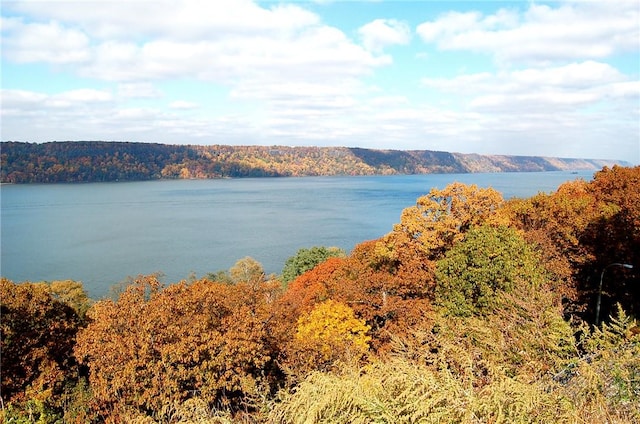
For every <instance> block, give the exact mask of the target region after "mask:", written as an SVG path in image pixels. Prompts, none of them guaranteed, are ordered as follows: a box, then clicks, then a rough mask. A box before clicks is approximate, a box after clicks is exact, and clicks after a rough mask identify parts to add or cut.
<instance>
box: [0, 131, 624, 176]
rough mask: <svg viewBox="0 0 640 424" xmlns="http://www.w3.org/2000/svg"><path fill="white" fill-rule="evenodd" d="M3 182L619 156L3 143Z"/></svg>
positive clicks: (560, 162)
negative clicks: (540, 155)
mask: <svg viewBox="0 0 640 424" xmlns="http://www.w3.org/2000/svg"><path fill="white" fill-rule="evenodd" d="M0 159H1V162H0V165H1V166H0V182H3V183H49V182H51V183H54V182H98V181H134V180H153V179H162V178H168V179H177V178H240V177H290V176H319V175H376V174H378V175H392V174H428V173H468V172H531V171H567V170H594V171H595V170H599V169H601V168H602V167H604V166H613V165H614V164H619V165H629V164H628V163H625V162H623V161H612V160H597V159H571V158H549V157H537V156H502V155H478V154H462V153H448V152H439V151H430V150H377V149H364V148H349V147H290V146H228V145H211V146H194V145H167V144H157V143H133V142H106V141H65V142H49V143H41V144H40V143H24V142H12V141H8V142H2V143H0Z"/></svg>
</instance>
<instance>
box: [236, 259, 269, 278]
mask: <svg viewBox="0 0 640 424" xmlns="http://www.w3.org/2000/svg"><path fill="white" fill-rule="evenodd" d="M229 276H230V277H231V281H233V282H234V283H260V282H262V281H264V279H265V273H264V268H263V267H262V264H261V263H260V262H258V261H256V260H255V259H253V258H252V257H250V256H246V257H244V258H242V259H239V260H238V261H237V262H236V263H235V264H234V265H233V266H232V267H231V268H229Z"/></svg>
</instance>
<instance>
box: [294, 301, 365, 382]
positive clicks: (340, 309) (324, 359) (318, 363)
mask: <svg viewBox="0 0 640 424" xmlns="http://www.w3.org/2000/svg"><path fill="white" fill-rule="evenodd" d="M368 330H369V327H368V326H367V325H366V324H365V322H364V320H362V319H358V318H356V316H355V314H354V312H353V309H351V308H350V307H349V306H347V305H345V304H344V303H340V302H336V301H333V300H331V299H329V300H326V301H324V302H322V303H319V304H318V305H317V306H316V307H315V308H313V310H311V311H310V312H308V313H305V314H302V315H301V316H300V318H298V322H297V326H296V330H295V335H294V337H293V339H292V340H291V341H290V342H289V344H288V346H287V356H286V358H285V363H284V365H285V367H287V368H288V371H289V374H290V375H291V374H294V375H296V374H301V375H304V374H306V373H308V372H310V371H313V370H327V369H330V368H331V367H332V366H334V365H335V364H337V363H343V364H344V363H352V362H355V363H357V361H359V360H360V359H361V358H362V357H363V356H364V355H366V353H367V351H368V349H369V340H370V337H369V336H368V335H367V332H368Z"/></svg>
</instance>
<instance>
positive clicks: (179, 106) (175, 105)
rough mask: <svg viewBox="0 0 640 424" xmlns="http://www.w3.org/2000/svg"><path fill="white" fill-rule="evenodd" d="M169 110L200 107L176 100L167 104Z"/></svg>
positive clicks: (192, 103) (193, 103) (196, 104)
mask: <svg viewBox="0 0 640 424" xmlns="http://www.w3.org/2000/svg"><path fill="white" fill-rule="evenodd" d="M169 107H170V108H171V109H180V110H189V109H197V108H199V107H200V105H199V104H198V103H195V102H188V101H186V100H176V101H174V102H171V103H170V104H169Z"/></svg>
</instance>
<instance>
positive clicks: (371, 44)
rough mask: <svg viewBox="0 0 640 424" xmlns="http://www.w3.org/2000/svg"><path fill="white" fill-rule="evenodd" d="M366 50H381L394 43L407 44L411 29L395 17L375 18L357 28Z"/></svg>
mask: <svg viewBox="0 0 640 424" xmlns="http://www.w3.org/2000/svg"><path fill="white" fill-rule="evenodd" d="M358 34H359V35H360V37H361V38H362V43H363V44H364V46H365V48H366V49H367V50H372V51H381V50H382V49H384V48H385V47H387V46H390V45H394V44H408V43H409V41H410V40H411V30H410V28H409V25H407V24H406V23H405V22H400V21H397V20H395V19H376V20H374V21H372V22H369V23H368V24H366V25H363V26H362V27H360V28H359V29H358Z"/></svg>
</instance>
